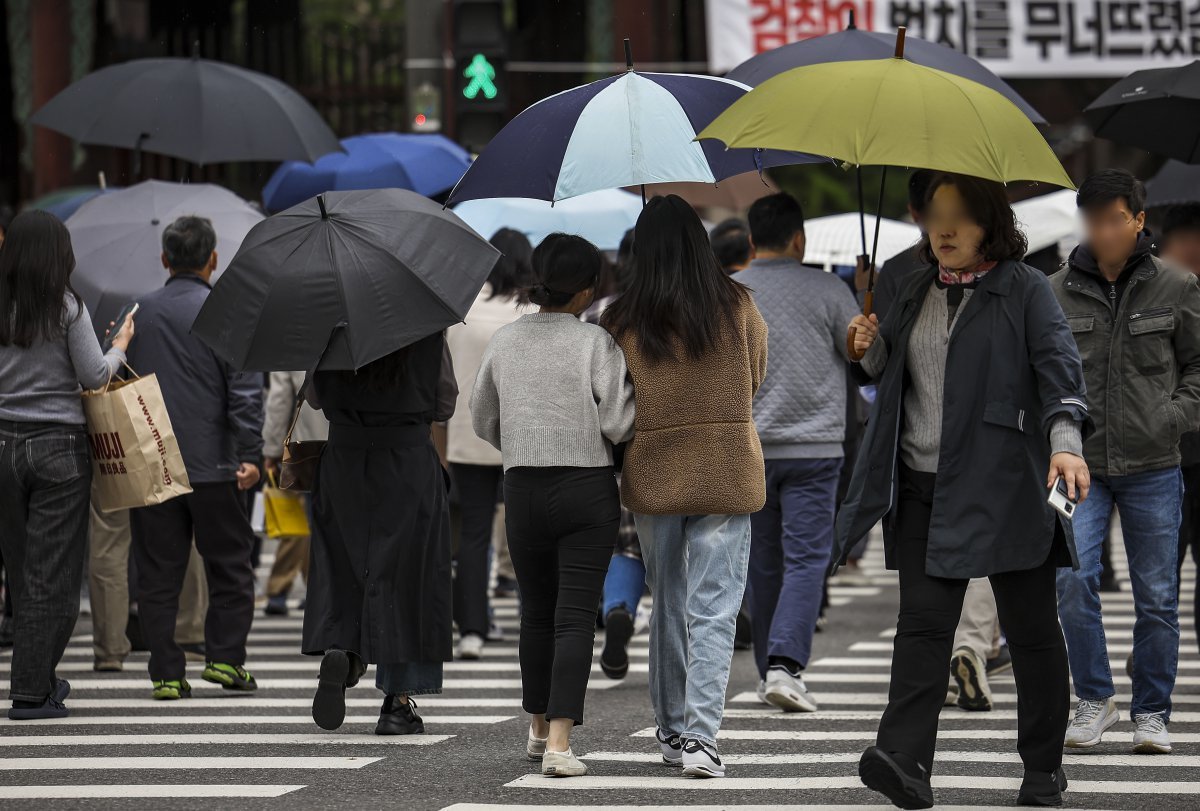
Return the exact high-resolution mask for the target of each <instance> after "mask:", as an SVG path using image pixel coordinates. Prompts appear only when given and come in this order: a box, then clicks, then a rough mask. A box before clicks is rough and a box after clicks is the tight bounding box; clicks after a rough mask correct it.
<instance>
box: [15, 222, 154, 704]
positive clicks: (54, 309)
mask: <svg viewBox="0 0 1200 811" xmlns="http://www.w3.org/2000/svg"><path fill="white" fill-rule="evenodd" d="M74 269H75V254H74V253H73V252H72V250H71V235H70V234H69V233H68V232H67V228H66V226H65V225H63V224H62V223H61V222H60V221H59V220H58V218H56V217H55V216H54V215H52V214H47V213H45V212H42V211H29V212H26V213H23V214H20V215H18V216H17V217H16V218H15V219H14V220H13V221H12V224H11V225H10V226H9V228H8V230H7V232H6V234H5V237H4V242H3V245H2V246H0V549H2V550H3V558H4V565H5V568H6V569H7V571H8V576H9V582H10V584H11V588H12V592H13V609H14V612H13V613H14V618H15V624H16V628H15V633H14V640H13V642H14V644H13V657H12V673H11V689H10V697H11V698H12V709H10V710H9V711H8V717H9V718H11V719H14V720H17V719H35V718H63V717H66V715H67V709H66V707H65V706H64V705H63V700H64V699H65V698H66V697H67V692H68V691H69V690H70V685H68V684H67V682H66V681H64V680H62V679H59V678H57V676H56V675H55V668H56V667H57V666H58V663H59V660H60V659H61V658H62V655H63V651H64V650H65V649H66V647H67V641H68V640H69V639H70V637H71V631H72V629H73V628H74V627H75V620H76V619H77V617H78V614H79V589H80V585H81V583H82V579H83V561H84V555H85V553H86V550H87V527H88V501H89V499H90V496H91V485H92V464H91V454H90V451H89V448H88V435H87V426H86V425H85V423H84V417H83V404H82V402H81V401H80V399H79V395H80V392H81V391H82V389H81V384H82V387H83V388H88V389H93V388H97V387H99V386H103V385H105V384H106V383H107V382H108V381H109V380H110V379H111V378H112V375H113V374H114V373H115V372H116V370H117V369H118V368H119V367H120V365H121V364H122V362H124V360H125V350H126V349H128V348H129V341H130V339H131V338H132V337H133V319H132V318H128V319H126V322H125V323H124V324H122V325H121V329H120V330H119V331H118V332H117V334H116V336H115V337H114V338H113V348H112V349H111V350H110V351H109V352H108V353H107V354H103V353H102V352H101V350H100V343H99V341H98V340H97V339H96V334H95V333H94V332H93V331H92V319H91V316H90V315H89V313H88V310H87V307H86V306H85V305H84V303H83V301H82V299H80V298H79V295H78V294H77V293H76V292H75V291H74V290H73V289H72V288H71V283H70V278H71V272H72V271H73V270H74Z"/></svg>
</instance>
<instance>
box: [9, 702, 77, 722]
mask: <svg viewBox="0 0 1200 811" xmlns="http://www.w3.org/2000/svg"><path fill="white" fill-rule="evenodd" d="M30 704H32V702H27V701H14V702H13V705H12V707H11V708H10V709H9V711H8V720H10V721H42V720H46V719H49V718H66V717H67V716H68V715H70V712H68V710H67V708H66V707H65V706H64V705H63V703H62V702H61V701H59V700H58V699H56V698H55V697H54V696H46V700H45V701H43V702H42V703H41V704H38V705H36V706H30Z"/></svg>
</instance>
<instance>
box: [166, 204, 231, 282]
mask: <svg viewBox="0 0 1200 811" xmlns="http://www.w3.org/2000/svg"><path fill="white" fill-rule="evenodd" d="M162 249H163V253H165V254H166V255H167V265H168V266H170V268H171V270H172V271H173V272H176V273H181V272H184V273H186V272H195V271H199V270H204V267H205V265H207V264H208V259H209V257H210V256H212V252H213V251H215V250H216V249H217V232H216V231H215V230H214V229H213V224H212V220H209V219H208V218H206V217H180V218H179V219H177V220H175V222H173V223H171V224H170V225H168V226H167V228H166V230H165V231H163V235H162Z"/></svg>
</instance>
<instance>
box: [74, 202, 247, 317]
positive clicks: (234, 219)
mask: <svg viewBox="0 0 1200 811" xmlns="http://www.w3.org/2000/svg"><path fill="white" fill-rule="evenodd" d="M190 215H194V216H198V217H206V218H208V219H210V220H212V224H213V228H214V229H215V230H216V232H217V260H218V262H219V264H218V266H217V272H216V274H215V275H214V276H213V279H214V281H215V279H216V277H217V276H218V275H220V273H221V272H222V271H224V270H225V267H226V265H228V264H229V262H230V260H232V259H233V255H234V254H235V253H237V250H238V248H239V247H240V246H241V244H242V240H243V239H245V237H246V233H247V232H248V231H249V230H250V229H251V228H252V227H253V226H254V225H255V223H258V222H260V221H261V220H262V219H263V215H262V214H261V213H260V212H259V211H258V210H257V209H255V208H254V207H253V206H251V205H250V204H249V203H247V202H246V201H245V200H243V199H242V198H240V197H238V196H237V195H236V194H234V193H233V192H231V191H229V190H228V189H224V188H222V187H220V186H214V185H211V184H208V183H164V182H162V181H159V180H147V181H145V182H142V183H138V184H137V185H136V186H130V187H129V188H127V189H120V190H118V191H111V192H109V193H108V194H102V195H100V196H99V197H95V198H93V199H91V200H89V201H87V202H86V203H84V204H83V205H82V206H80V208H79V210H78V211H76V212H75V213H74V214H73V215H71V217H70V219H68V220H67V230H69V231H70V232H71V245H72V247H73V248H74V250H75V273H74V274H73V275H72V276H71V283H72V285H73V286H74V287H75V289H76V290H77V291H78V292H79V295H81V296H82V297H83V300H84V302H85V303H86V304H87V306H88V309H89V310H90V311H91V313H92V323H93V324H94V325H95V326H96V328H97V330H96V331H97V332H99V333H103V331H104V330H103V326H106V325H107V324H108V322H109V321H112V320H113V319H114V318H116V317H117V315H119V314H120V312H121V308H122V307H124V306H125V305H126V304H128V303H129V302H130V301H132V300H133V299H136V298H138V297H140V296H144V295H146V294H147V293H150V292H152V291H154V290H157V289H158V288H159V287H162V285H163V284H164V283H165V282H166V280H167V271H166V270H164V269H163V267H162V263H161V261H160V258H159V257H160V256H161V255H162V233H163V230H164V229H165V228H166V227H167V226H168V225H170V224H171V222H173V221H174V220H175V219H176V218H178V217H183V216H190Z"/></svg>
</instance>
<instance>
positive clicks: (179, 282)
mask: <svg viewBox="0 0 1200 811" xmlns="http://www.w3.org/2000/svg"><path fill="white" fill-rule="evenodd" d="M216 243H217V236H216V233H215V232H214V231H213V227H212V223H210V222H209V221H208V220H206V219H202V218H200V217H180V218H179V219H177V220H176V221H175V222H173V223H171V224H170V225H169V226H167V229H166V230H165V231H164V232H163V240H162V244H163V254H162V262H163V267H165V268H167V269H168V270H169V271H170V273H171V276H170V278H169V279H167V283H166V285H165V286H164V287H163V288H162V289H161V290H157V291H155V292H154V293H151V294H150V295H148V296H146V297H145V298H143V299H141V301H140V302H139V305H140V309H139V310H138V335H137V339H136V340H135V341H134V343H133V345H132V346H131V347H130V350H129V362H130V365H131V366H132V367H133V368H134V369H135V370H136V371H137V372H138V374H142V375H150V374H153V375H156V376H157V378H158V383H159V385H160V386H161V387H162V393H163V400H164V401H165V403H166V407H167V413H168V414H169V415H170V417H171V426H172V428H174V430H175V435H176V437H177V439H178V441H179V452H180V454H181V455H182V456H183V464H184V467H185V468H186V469H187V472H188V479H189V480H190V482H191V485H192V490H193V492H192V493H191V494H189V495H186V496H181V497H179V498H176V499H174V500H172V501H168V502H165V503H163V504H158V505H155V506H153V507H142V508H141V509H137V510H133V511H132V513H131V526H132V530H133V553H134V559H135V561H136V563H137V575H138V613H139V617H140V620H141V627H142V634H143V635H144V637H145V641H146V645H147V646H148V647H149V648H150V678H151V680H152V681H153V683H154V697H155V698H158V699H175V698H186V697H187V696H188V695H190V693H191V688H190V686H189V685H188V683H187V679H186V678H185V672H184V671H185V661H184V653H183V650H182V649H181V648H180V647H179V645H177V644H176V643H175V638H174V632H175V616H176V613H177V611H178V607H179V593H180V588H181V587H182V583H183V575H184V570H185V569H186V568H187V561H188V555H189V554H190V551H191V546H192V539H193V537H194V538H195V543H196V549H197V551H199V553H200V555H201V556H202V557H203V558H204V566H205V570H206V572H207V574H208V592H209V609H208V618H207V621H206V622H205V651H206V658H207V660H208V663H207V666H206V667H205V669H204V674H203V676H202V678H203V679H204V680H205V681H210V682H215V683H217V684H220V685H222V686H223V687H225V688H227V689H231V690H254V689H255V687H256V684H255V682H254V677H253V676H251V675H250V674H249V673H247V672H246V670H245V668H244V667H243V665H244V664H245V662H246V637H247V635H248V634H249V633H250V622H251V620H252V619H253V616H254V570H253V568H252V567H251V563H250V554H251V549H252V547H253V543H254V533H253V531H252V530H251V528H250V523H249V521H248V520H247V518H246V513H245V511H244V509H243V508H242V500H241V495H240V492H239V491H243V490H248V489H249V488H251V487H253V486H254V485H255V484H256V483H257V482H258V478H259V470H258V464H259V462H260V460H261V459H262V447H263V442H262V426H263V403H262V385H261V382H260V380H259V379H258V378H257V377H256V376H254V375H250V374H243V373H238V372H235V371H233V369H231V368H230V367H229V365H228V364H226V363H225V362H224V361H222V360H220V359H218V358H217V357H216V355H214V354H213V352H212V350H211V349H209V348H208V347H207V346H205V345H204V344H203V343H201V342H200V341H199V340H198V339H197V338H195V337H193V336H192V334H191V329H192V323H193V322H194V321H195V320H196V315H197V313H199V312H200V308H201V307H202V306H203V305H204V301H205V299H207V298H208V294H209V291H210V290H211V288H210V286H209V279H210V278H211V276H212V273H213V271H214V270H215V269H216V266H217V254H216V251H215V250H214V249H215V247H216Z"/></svg>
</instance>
